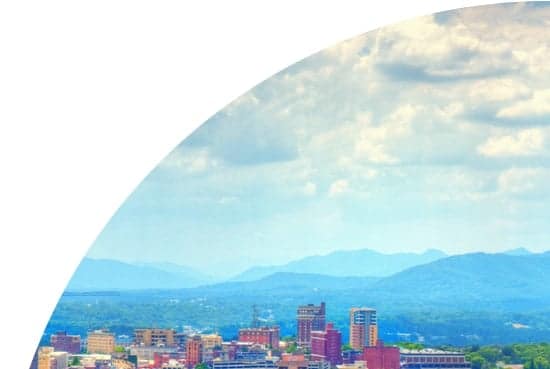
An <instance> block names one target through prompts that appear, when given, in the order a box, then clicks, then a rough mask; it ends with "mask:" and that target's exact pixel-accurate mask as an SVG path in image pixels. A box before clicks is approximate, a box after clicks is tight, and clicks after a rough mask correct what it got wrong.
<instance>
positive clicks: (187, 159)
mask: <svg viewBox="0 0 550 369" xmlns="http://www.w3.org/2000/svg"><path fill="white" fill-rule="evenodd" d="M159 166H161V167H164V168H167V169H174V170H177V171H180V172H182V173H187V174H196V173H202V172H205V171H206V170H207V169H211V168H213V167H216V166H218V161H217V160H215V159H212V158H211V157H210V155H209V153H208V151H207V150H206V149H200V150H181V149H176V150H175V151H173V152H172V153H170V155H168V156H167V157H166V158H165V159H164V160H163V161H162V162H161V163H160V164H159Z"/></svg>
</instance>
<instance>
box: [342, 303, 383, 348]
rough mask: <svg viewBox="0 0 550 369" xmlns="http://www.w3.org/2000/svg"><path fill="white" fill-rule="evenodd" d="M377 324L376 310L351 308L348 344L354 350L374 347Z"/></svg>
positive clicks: (376, 336) (376, 339)
mask: <svg viewBox="0 0 550 369" xmlns="http://www.w3.org/2000/svg"><path fill="white" fill-rule="evenodd" d="M377 341H378V323H377V320H376V310H375V309H371V308H351V309H350V312H349V344H350V346H351V347H352V348H353V349H354V350H363V347H365V346H376V342H377Z"/></svg>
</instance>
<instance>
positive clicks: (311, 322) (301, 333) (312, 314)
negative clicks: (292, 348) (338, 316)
mask: <svg viewBox="0 0 550 369" xmlns="http://www.w3.org/2000/svg"><path fill="white" fill-rule="evenodd" d="M325 314H326V312H325V303H324V302H321V305H319V306H315V305H313V304H308V305H302V306H299V307H298V311H297V316H296V318H297V324H296V325H297V328H298V332H297V335H296V342H297V343H298V345H300V346H302V347H310V346H311V331H324V330H325Z"/></svg>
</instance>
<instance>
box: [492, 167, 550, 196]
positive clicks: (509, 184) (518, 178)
mask: <svg viewBox="0 0 550 369" xmlns="http://www.w3.org/2000/svg"><path fill="white" fill-rule="evenodd" d="M543 175H544V171H543V170H542V169H539V168H511V169H508V170H506V171H504V172H502V173H501V174H500V175H499V176H498V179H497V184H498V189H499V191H500V192H503V193H511V194H520V193H526V192H530V191H533V190H535V189H536V188H537V187H538V186H537V185H538V184H539V181H540V180H541V177H542V176H543Z"/></svg>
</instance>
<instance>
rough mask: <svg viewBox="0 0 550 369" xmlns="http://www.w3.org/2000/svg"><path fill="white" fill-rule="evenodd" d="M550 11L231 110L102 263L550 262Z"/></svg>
mask: <svg viewBox="0 0 550 369" xmlns="http://www.w3.org/2000/svg"><path fill="white" fill-rule="evenodd" d="M548 29H550V6H549V4H548V3H544V4H541V3H536V4H513V5H500V6H491V7H478V8H470V9H463V10H459V11H452V12H446V13H441V14H437V15H434V16H426V17H422V18H415V19H412V20H410V21H406V22H402V23H399V24H396V25H392V26H388V27H385V28H382V29H379V30H376V31H372V32H368V33H366V34H364V35H361V36H358V37H355V38H352V39H350V40H348V41H345V42H342V43H340V44H338V45H335V46H332V47H329V48H328V49H326V50H323V51H321V52H319V53H318V54H316V55H313V56H311V57H309V58H307V59H305V60H302V61H300V62H298V63H296V64H295V65H292V66H291V67H289V68H288V69H286V70H283V71H281V72H280V73H278V74H277V75H275V76H273V77H271V78H269V79H267V80H266V81H264V82H262V83H261V84H259V85H258V86H257V87H256V88H254V89H253V90H251V91H249V92H248V93H246V94H244V95H243V96H241V97H240V98H239V99H237V100H236V101H234V102H232V103H231V104H230V105H228V106H227V107H226V108H225V109H223V110H222V111H220V112H218V113H217V114H215V115H214V116H213V117H212V118H211V119H210V120H208V121H207V122H206V123H205V124H204V125H202V126H201V127H200V128H199V129H198V130H197V131H195V133H194V134H193V135H192V136H191V137H189V138H188V139H186V140H184V141H183V142H182V143H181V144H180V145H179V146H178V147H177V148H176V149H175V150H174V151H173V152H172V153H171V154H170V155H169V156H168V157H167V158H166V159H165V160H164V161H163V162H162V163H160V164H159V166H158V167H157V168H156V169H155V170H154V171H153V172H152V173H151V174H150V175H149V176H148V177H147V178H146V180H145V181H144V182H143V183H142V184H141V185H140V186H139V187H138V188H137V190H136V191H135V192H134V193H133V194H132V195H131V196H130V198H129V199H128V201H127V202H126V203H125V204H124V205H123V207H122V208H121V209H120V210H119V211H118V213H117V214H116V215H115V216H114V217H113V219H112V220H111V222H110V223H109V224H108V226H107V227H106V228H105V230H104V231H103V233H102V234H101V235H100V236H99V238H98V239H97V241H96V242H95V244H94V245H93V246H92V248H91V249H90V252H89V256H91V257H97V258H99V257H103V258H114V259H120V260H126V261H136V260H140V261H172V262H176V263H180V264H185V265H190V266H194V267H196V268H197V269H201V270H203V271H205V272H208V273H212V274H218V275H222V274H223V275H230V274H234V273H237V272H239V271H241V270H243V269H244V268H246V267H248V266H251V265H256V264H281V263H284V262H286V261H288V260H291V259H296V258H300V257H302V256H306V255H313V254H326V253H328V252H331V251H334V250H341V249H359V248H371V249H375V250H378V251H381V252H398V251H423V250H425V249H427V248H438V249H441V250H444V251H446V252H448V253H464V252H469V251H486V252H495V251H499V250H504V249H509V248H515V247H520V246H523V247H527V248H529V249H531V250H532V251H543V250H548V249H550V233H549V229H550V227H549V226H550V206H548V205H549V204H550V202H549V200H550V62H549V61H550V34H549V33H548Z"/></svg>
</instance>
